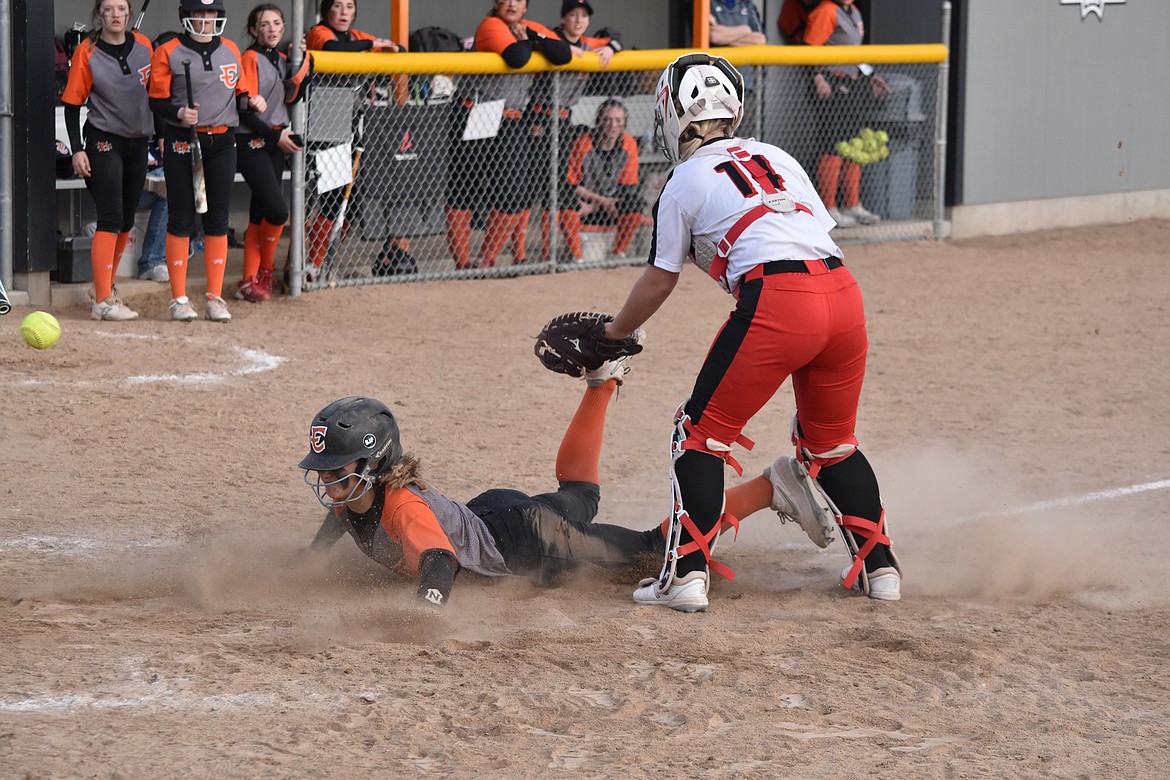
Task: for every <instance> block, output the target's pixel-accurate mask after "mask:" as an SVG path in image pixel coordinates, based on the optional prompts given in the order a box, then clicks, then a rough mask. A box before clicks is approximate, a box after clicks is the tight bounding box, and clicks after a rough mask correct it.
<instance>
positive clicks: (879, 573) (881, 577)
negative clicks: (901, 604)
mask: <svg viewBox="0 0 1170 780" xmlns="http://www.w3.org/2000/svg"><path fill="white" fill-rule="evenodd" d="M849 569H850V567H849V566H846V567H845V568H844V569H842V570H841V579H842V580H844V579H845V577H846V576H848V574H849ZM866 577H867V579H868V580H869V583H868V584H869V592H868V593H866V594H865V595H867V596H869V597H870V598H871V599H876V600H878V601H900V600H901V599H902V575H901V573H900V572H899V571H898V570H897V569H895V568H894V567H893V566H883V567H882V568H880V569H874V570H873V571H871V572H868V573H867V574H866ZM857 579H858V584H860V583H861V577H860V576H858V578H857Z"/></svg>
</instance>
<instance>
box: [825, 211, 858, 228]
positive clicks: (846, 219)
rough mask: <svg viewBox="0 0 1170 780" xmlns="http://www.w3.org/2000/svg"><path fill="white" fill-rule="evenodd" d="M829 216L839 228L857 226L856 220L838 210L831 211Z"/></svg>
mask: <svg viewBox="0 0 1170 780" xmlns="http://www.w3.org/2000/svg"><path fill="white" fill-rule="evenodd" d="M829 216H830V217H832V218H833V221H834V222H836V223H837V227H839V228H848V227H853V226H854V225H856V224H857V220H856V219H854V218H853V217H851V216H849V215H848V214H846V213H845V212H843V211H838V210H837V209H829Z"/></svg>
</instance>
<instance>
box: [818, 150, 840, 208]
mask: <svg viewBox="0 0 1170 780" xmlns="http://www.w3.org/2000/svg"><path fill="white" fill-rule="evenodd" d="M844 162H845V161H844V160H843V159H841V158H840V157H838V156H837V155H835V154H822V155H821V159H820V160H818V161H817V191H819V192H820V194H821V200H823V201H824V202H825V208H827V209H835V208H837V182H838V181H840V179H841V164H842V163H844Z"/></svg>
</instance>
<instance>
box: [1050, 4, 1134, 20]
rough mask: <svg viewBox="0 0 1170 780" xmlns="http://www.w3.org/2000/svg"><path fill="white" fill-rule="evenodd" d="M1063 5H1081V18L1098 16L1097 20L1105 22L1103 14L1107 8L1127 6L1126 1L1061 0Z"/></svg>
mask: <svg viewBox="0 0 1170 780" xmlns="http://www.w3.org/2000/svg"><path fill="white" fill-rule="evenodd" d="M1060 4H1061V5H1079V6H1080V7H1081V18H1082V19H1084V18H1085V17H1086V16H1088V15H1089V14H1097V18H1098V19H1099V20H1101V21H1105V17H1104V16H1102V14H1104V13H1105V6H1107V5H1125V0H1060Z"/></svg>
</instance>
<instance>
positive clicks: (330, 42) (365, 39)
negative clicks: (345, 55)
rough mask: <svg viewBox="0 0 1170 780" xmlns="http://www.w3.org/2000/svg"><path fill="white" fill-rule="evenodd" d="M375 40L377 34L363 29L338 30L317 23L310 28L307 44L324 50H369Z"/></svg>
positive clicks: (309, 46)
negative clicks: (371, 33)
mask: <svg viewBox="0 0 1170 780" xmlns="http://www.w3.org/2000/svg"><path fill="white" fill-rule="evenodd" d="M375 40H376V38H375V36H373V35H370V34H369V33H364V32H362V31H361V30H352V29H351V30H349V31H347V32H338V31H337V30H334V29H333V28H332V27H330V26H329V25H327V24H317V25H314V26H313V27H311V28H309V34H308V35H306V36H305V46H306V47H307V48H308V49H310V50H314V49H319V50H322V51H369V50H370V49H372V48H374V41H375Z"/></svg>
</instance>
